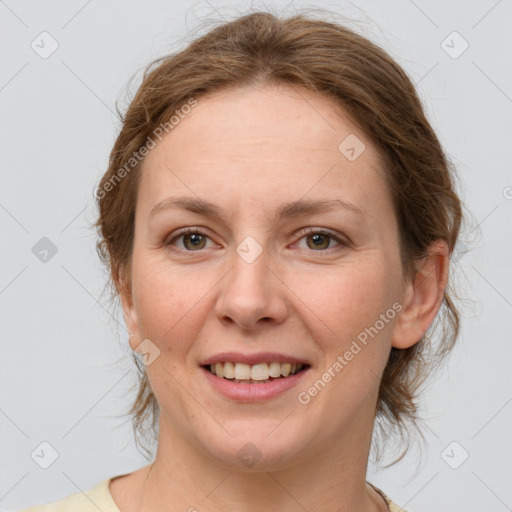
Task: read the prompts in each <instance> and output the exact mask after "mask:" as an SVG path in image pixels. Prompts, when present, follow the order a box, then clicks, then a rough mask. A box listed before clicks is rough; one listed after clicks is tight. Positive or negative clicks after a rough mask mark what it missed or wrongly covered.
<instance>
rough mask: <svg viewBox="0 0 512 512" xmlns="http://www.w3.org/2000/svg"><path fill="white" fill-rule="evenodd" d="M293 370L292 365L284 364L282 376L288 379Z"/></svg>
mask: <svg viewBox="0 0 512 512" xmlns="http://www.w3.org/2000/svg"><path fill="white" fill-rule="evenodd" d="M291 369H292V365H291V364H290V363H283V364H282V365H281V375H282V376H283V377H288V375H290V370H291Z"/></svg>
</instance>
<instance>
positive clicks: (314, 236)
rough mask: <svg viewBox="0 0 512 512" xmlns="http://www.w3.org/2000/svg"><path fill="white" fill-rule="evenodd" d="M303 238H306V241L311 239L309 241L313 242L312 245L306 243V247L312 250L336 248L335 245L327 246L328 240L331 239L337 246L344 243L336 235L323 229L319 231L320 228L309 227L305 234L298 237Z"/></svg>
mask: <svg viewBox="0 0 512 512" xmlns="http://www.w3.org/2000/svg"><path fill="white" fill-rule="evenodd" d="M303 239H305V240H306V243H308V241H311V243H312V244H313V245H312V247H313V248H312V247H311V246H309V244H308V247H307V248H308V249H310V250H312V251H319V250H322V249H327V248H329V249H334V248H336V247H337V246H335V247H328V246H329V244H330V242H331V241H332V240H334V241H335V242H336V243H337V244H338V246H343V245H345V244H344V243H343V241H342V240H341V239H340V238H338V237H337V236H335V235H333V234H331V233H327V232H325V231H321V230H314V229H311V228H309V229H308V230H307V231H306V232H305V234H304V235H303V236H302V237H301V238H300V239H299V241H300V240H303Z"/></svg>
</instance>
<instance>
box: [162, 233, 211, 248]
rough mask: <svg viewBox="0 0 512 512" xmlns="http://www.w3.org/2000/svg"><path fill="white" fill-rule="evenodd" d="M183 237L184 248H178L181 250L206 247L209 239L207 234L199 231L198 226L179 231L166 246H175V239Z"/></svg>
mask: <svg viewBox="0 0 512 512" xmlns="http://www.w3.org/2000/svg"><path fill="white" fill-rule="evenodd" d="M179 239H182V240H183V242H182V243H183V248H178V250H179V251H183V252H197V251H199V250H202V249H204V248H205V243H206V240H207V239H209V237H208V236H207V235H205V234H204V233H203V232H201V231H199V230H198V229H197V228H193V229H191V228H186V229H183V230H181V231H178V232H177V233H176V234H175V236H174V237H173V238H172V239H171V240H169V242H166V244H165V245H166V246H170V245H172V246H175V243H174V242H175V241H176V240H179Z"/></svg>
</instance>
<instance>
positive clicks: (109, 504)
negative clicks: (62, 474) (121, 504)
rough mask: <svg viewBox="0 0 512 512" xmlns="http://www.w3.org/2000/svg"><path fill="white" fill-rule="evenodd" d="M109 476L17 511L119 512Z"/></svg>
mask: <svg viewBox="0 0 512 512" xmlns="http://www.w3.org/2000/svg"><path fill="white" fill-rule="evenodd" d="M110 480H111V478H107V479H105V480H102V481H101V482H99V483H98V484H96V485H95V486H94V487H93V488H91V489H90V490H88V491H86V492H76V493H73V494H70V495H69V496H66V497H65V498H62V499H60V500H57V501H52V502H51V503H46V504H42V505H35V506H33V507H29V508H25V509H23V510H20V511H18V512H98V510H101V511H102V512H120V510H119V509H118V508H117V505H116V504H115V502H114V500H113V499H112V495H111V494H110V491H109V487H108V485H109V482H110Z"/></svg>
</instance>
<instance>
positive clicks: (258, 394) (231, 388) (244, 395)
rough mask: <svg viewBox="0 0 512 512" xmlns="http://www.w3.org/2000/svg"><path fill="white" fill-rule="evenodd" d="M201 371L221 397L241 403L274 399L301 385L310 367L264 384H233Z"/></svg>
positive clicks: (204, 369) (208, 371)
mask: <svg viewBox="0 0 512 512" xmlns="http://www.w3.org/2000/svg"><path fill="white" fill-rule="evenodd" d="M201 370H202V371H203V372H204V374H205V376H206V378H207V379H208V381H209V382H210V383H211V385H212V386H213V388H214V389H215V390H216V391H218V392H219V393H220V394H221V395H224V396H225V397H227V398H231V399H233V400H237V401H239V402H261V401H264V400H269V399H270V398H274V397H276V396H278V395H280V394H281V393H284V392H285V391H287V390H289V389H291V388H293V387H294V386H295V385H297V384H298V383H299V381H300V380H301V379H302V378H303V377H304V375H305V374H306V373H308V371H309V367H308V368H306V369H305V370H302V371H300V372H299V373H296V374H295V375H290V376H289V377H283V378H279V379H275V380H271V381H269V382H266V383H264V384H257V383H254V384H243V383H237V382H231V381H229V380H227V379H224V378H222V377H217V376H216V375H213V373H212V372H211V371H210V370H207V369H206V368H203V367H201Z"/></svg>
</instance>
